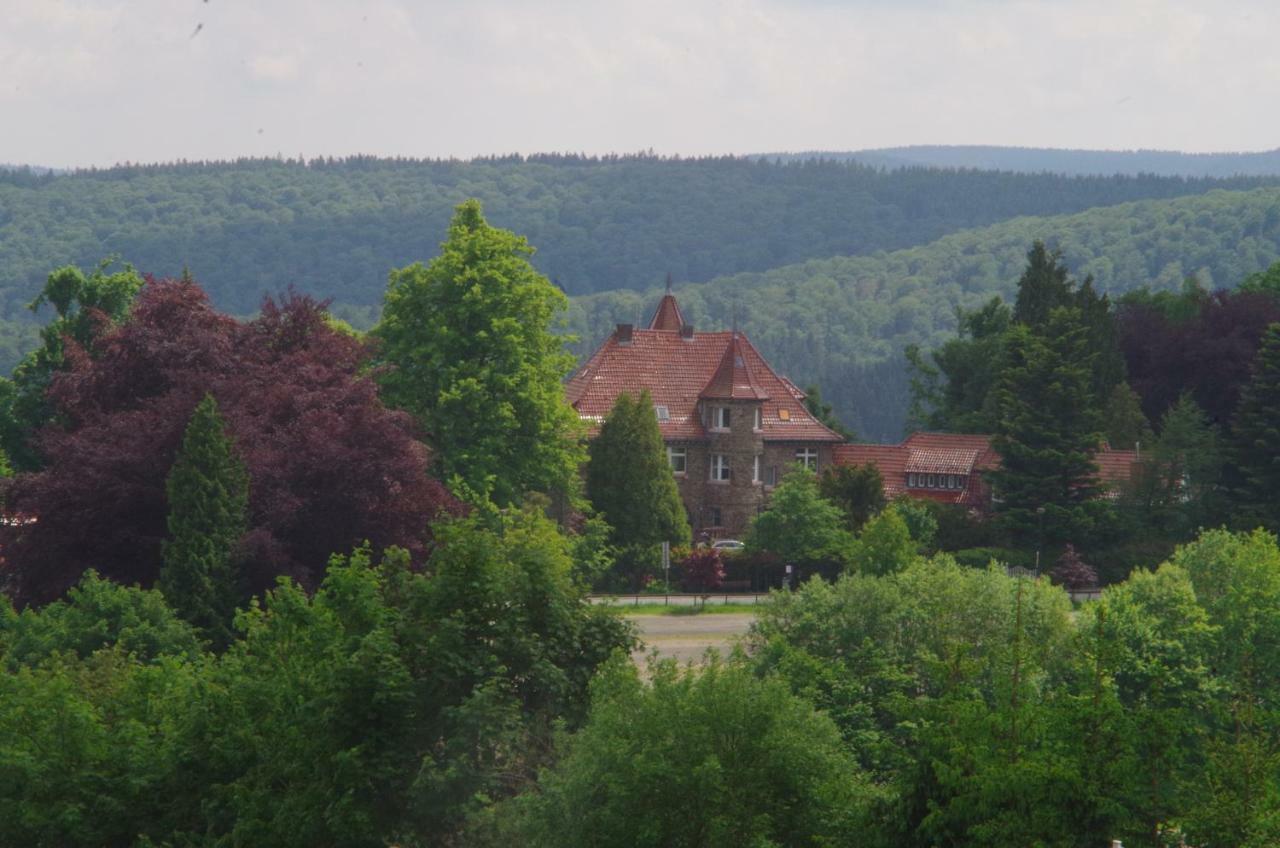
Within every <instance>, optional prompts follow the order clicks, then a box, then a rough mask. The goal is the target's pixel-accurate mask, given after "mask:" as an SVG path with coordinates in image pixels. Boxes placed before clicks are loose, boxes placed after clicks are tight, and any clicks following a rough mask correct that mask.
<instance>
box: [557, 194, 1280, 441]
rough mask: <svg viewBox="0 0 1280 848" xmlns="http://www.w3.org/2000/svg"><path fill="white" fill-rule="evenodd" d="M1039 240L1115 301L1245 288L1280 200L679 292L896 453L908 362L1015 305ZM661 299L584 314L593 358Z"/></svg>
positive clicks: (1071, 223) (1052, 227)
mask: <svg viewBox="0 0 1280 848" xmlns="http://www.w3.org/2000/svg"><path fill="white" fill-rule="evenodd" d="M1036 239H1043V240H1044V241H1045V242H1047V243H1048V244H1049V246H1050V247H1053V248H1056V249H1059V250H1061V251H1062V254H1063V257H1064V260H1065V262H1066V264H1067V266H1068V267H1070V268H1071V270H1072V272H1073V273H1074V274H1076V275H1077V276H1079V277H1080V278H1082V279H1083V278H1085V277H1087V276H1090V275H1091V276H1092V277H1093V278H1094V283H1095V286H1096V288H1097V289H1098V290H1099V291H1102V292H1111V293H1120V292H1125V291H1132V290H1135V289H1138V288H1142V287H1149V288H1151V289H1154V290H1169V289H1177V288H1179V287H1180V286H1181V285H1182V283H1183V281H1184V280H1185V279H1186V278H1187V277H1190V276H1194V277H1196V278H1197V280H1198V281H1199V282H1200V284H1201V285H1203V286H1205V287H1206V288H1210V289H1212V288H1219V287H1227V288H1230V287H1232V286H1235V285H1237V284H1238V283H1239V282H1240V281H1241V280H1243V279H1244V278H1245V277H1246V276H1247V275H1249V274H1251V273H1254V272H1257V271H1260V270H1262V269H1264V268H1267V267H1268V266H1270V265H1271V264H1272V263H1273V262H1275V261H1276V260H1277V259H1280V191H1278V190H1276V189H1256V190H1254V191H1249V192H1211V193H1209V194H1206V195H1203V196H1198V197H1187V198H1179V199H1176V200H1164V201H1145V202H1138V203H1130V204H1123V205H1119V206H1113V207H1107V208H1102V209H1091V210H1088V211H1086V212H1082V213H1079V214H1074V215H1067V216H1060V217H1054V218H1032V217H1027V218H1017V219H1014V220H1011V221H1006V222H1004V223H1000V224H997V225H995V226H992V227H987V228H983V229H975V230H970V231H967V232H962V233H957V234H954V235H950V236H947V237H945V238H942V239H939V240H938V241H936V242H934V243H932V244H929V245H925V246H922V247H915V248H910V249H906V250H901V251H895V252H893V253H888V254H877V255H875V256H851V257H838V258H833V259H825V260H813V261H809V262H804V263H800V264H796V265H789V266H785V267H781V268H775V269H773V270H770V271H767V272H764V273H749V274H736V275H733V276H728V277H722V278H719V279H716V280H712V281H710V282H707V283H704V284H701V285H691V286H680V287H678V288H677V294H678V296H679V298H680V306H681V309H683V310H684V313H685V315H686V316H689V318H690V320H691V321H692V322H693V323H694V324H695V325H697V326H702V327H717V328H718V327H727V326H729V325H730V323H731V322H733V321H734V320H736V321H737V323H738V325H739V326H740V327H742V328H743V329H744V330H745V331H746V332H747V333H748V334H749V335H750V337H751V339H752V340H753V341H754V342H755V343H756V344H757V345H758V346H759V347H760V349H761V350H762V351H763V352H764V354H765V356H767V357H768V358H769V359H770V361H771V363H772V364H773V365H774V366H775V367H777V368H778V369H779V370H780V371H782V372H783V373H785V374H787V375H789V376H790V377H792V378H793V379H795V380H797V381H799V382H801V383H806V384H807V383H817V384H818V385H819V386H820V387H821V389H822V394H823V397H824V398H826V399H827V400H828V401H830V402H831V404H832V406H833V407H834V408H835V411H836V414H837V415H838V417H839V418H840V419H841V420H843V421H844V422H845V423H847V424H849V425H851V426H852V427H853V429H855V430H856V431H857V432H858V434H859V435H860V436H862V437H863V438H868V439H872V440H895V439H897V438H898V436H899V435H900V433H901V428H902V424H903V421H904V419H905V415H906V408H907V403H908V398H907V383H906V375H905V370H904V367H903V362H902V359H901V355H902V351H903V349H904V347H905V346H907V345H909V344H920V345H922V346H923V347H926V348H929V347H934V346H936V345H938V344H941V343H942V342H943V341H944V340H945V339H946V338H948V337H949V336H950V335H951V334H953V333H954V332H955V330H956V309H957V308H972V307H974V306H977V305H978V304H979V303H981V302H983V301H985V300H987V299H988V298H990V297H991V296H992V295H994V294H999V295H1002V296H1003V297H1005V298H1006V299H1007V298H1008V297H1009V296H1010V295H1011V294H1012V292H1013V290H1014V287H1015V284H1016V283H1017V280H1018V277H1019V275H1020V274H1021V273H1022V269H1023V266H1024V264H1025V261H1026V251H1027V247H1028V245H1030V244H1031V243H1032V242H1033V241H1035V240H1036ZM657 299H658V289H656V288H655V289H652V290H650V291H646V292H627V291H615V292H606V293H601V294H597V295H592V296H589V297H582V298H577V299H575V301H574V309H573V316H572V325H573V329H574V330H575V332H577V334H578V335H579V336H580V337H581V338H582V339H583V340H584V342H585V343H584V345H583V348H584V349H586V348H588V347H590V343H591V342H594V341H595V340H597V339H600V338H602V337H603V336H604V335H605V334H606V333H607V332H609V330H610V329H611V328H612V327H613V325H614V323H615V322H626V321H636V320H638V319H640V318H642V317H645V316H647V314H648V310H650V309H651V308H652V305H653V304H655V303H656V302H657Z"/></svg>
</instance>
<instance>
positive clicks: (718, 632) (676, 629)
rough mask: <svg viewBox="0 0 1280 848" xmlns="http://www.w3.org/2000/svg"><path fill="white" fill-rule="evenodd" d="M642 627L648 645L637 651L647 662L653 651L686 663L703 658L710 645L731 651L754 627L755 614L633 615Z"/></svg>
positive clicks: (638, 656) (726, 652) (725, 651)
mask: <svg viewBox="0 0 1280 848" xmlns="http://www.w3.org/2000/svg"><path fill="white" fill-rule="evenodd" d="M629 619H630V620H631V621H634V622H635V623H636V625H637V626H638V627H639V628H640V638H641V639H642V640H643V641H644V647H642V648H641V649H640V650H638V651H636V653H635V654H634V656H635V658H636V661H637V662H641V663H642V662H643V661H644V658H645V657H646V656H648V655H649V653H650V651H653V650H657V652H658V653H659V654H660V655H661V656H663V657H674V658H675V659H676V660H678V661H680V662H682V663H684V662H688V661H690V660H692V661H693V662H697V661H699V660H701V659H702V655H703V653H704V652H705V651H706V650H707V648H715V649H716V650H718V651H719V652H720V653H721V654H728V653H729V651H730V650H732V649H733V646H734V644H735V643H736V642H737V641H738V640H739V639H741V638H742V636H744V635H745V634H746V632H747V628H749V627H750V626H751V622H752V621H753V620H754V619H755V616H754V615H753V614H751V613H717V614H714V615H712V614H708V615H637V616H629Z"/></svg>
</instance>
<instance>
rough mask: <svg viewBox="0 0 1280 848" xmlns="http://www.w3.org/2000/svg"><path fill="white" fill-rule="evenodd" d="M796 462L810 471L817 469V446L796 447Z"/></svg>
mask: <svg viewBox="0 0 1280 848" xmlns="http://www.w3.org/2000/svg"><path fill="white" fill-rule="evenodd" d="M796 462H798V463H800V464H801V465H803V466H804V467H805V468H808V469H809V470H810V471H817V470H818V449H817V448H797V449H796Z"/></svg>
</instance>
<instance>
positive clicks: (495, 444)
mask: <svg viewBox="0 0 1280 848" xmlns="http://www.w3.org/2000/svg"><path fill="white" fill-rule="evenodd" d="M532 253H533V248H531V247H530V246H529V243H528V242H527V241H525V239H524V237H523V236H518V235H516V234H515V233H511V232H508V231H507V230H501V229H497V228H495V227H491V226H489V224H488V222H487V221H485V218H484V214H483V213H482V211H481V209H480V203H479V202H478V201H476V200H469V201H467V202H466V203H463V204H461V205H460V206H458V208H457V210H456V212H455V213H454V216H453V221H452V223H451V224H450V225H449V237H448V239H446V241H445V242H444V243H443V244H442V245H441V252H440V255H439V256H437V257H436V258H435V259H433V260H431V262H430V263H428V264H427V265H423V264H421V263H417V264H414V265H410V266H409V267H407V268H401V269H400V270H398V271H392V272H391V280H390V283H389V285H388V287H387V294H386V300H385V307H384V309H383V313H382V322H381V323H380V324H379V325H378V326H377V328H376V329H375V331H374V332H375V334H376V335H377V336H378V337H379V338H380V339H381V341H382V357H383V361H384V362H386V363H387V364H389V365H391V366H392V367H391V368H390V369H388V370H386V371H385V372H384V373H383V374H382V375H381V376H380V378H379V379H380V381H381V384H382V392H383V397H384V399H385V400H386V401H387V402H388V403H390V404H392V405H394V406H398V407H400V408H401V409H405V410H407V411H408V412H409V413H411V414H412V415H413V416H414V417H415V418H416V419H417V420H418V423H419V425H420V426H421V427H422V431H423V433H424V434H425V435H426V438H427V439H428V440H429V442H430V444H431V446H432V447H433V448H434V455H433V462H434V464H435V467H436V468H435V470H436V471H437V473H438V475H439V476H440V477H441V478H442V479H444V480H445V481H446V482H449V483H451V484H453V485H455V486H458V484H461V485H460V486H458V487H459V488H462V489H464V490H465V493H466V494H467V495H468V496H471V497H477V498H480V499H486V498H487V499H490V500H492V501H493V502H494V503H495V504H497V505H499V506H508V505H511V504H514V503H517V502H519V501H520V500H521V498H522V497H523V496H524V495H525V494H526V493H527V492H533V491H537V492H552V493H560V492H566V491H572V490H574V489H575V487H576V486H577V484H578V466H579V465H580V464H581V461H582V450H581V448H580V446H579V441H578V419H577V416H576V415H575V414H574V412H573V410H572V409H570V408H569V406H568V405H567V404H566V403H565V400H564V387H563V385H562V383H561V381H562V380H563V378H564V377H565V376H566V375H567V374H568V373H569V371H570V369H572V368H573V364H574V360H573V356H572V355H571V354H570V353H569V352H568V351H567V350H566V349H565V346H564V341H565V340H564V338H563V337H561V336H558V335H556V334H555V333H553V332H552V322H553V321H554V320H555V319H556V318H557V316H558V315H559V314H560V313H561V312H563V311H564V310H565V309H566V308H567V306H568V298H566V297H565V295H564V293H563V292H561V291H560V290H559V289H557V288H556V287H555V286H554V285H552V283H551V282H550V281H549V280H548V279H547V278H546V277H544V276H542V275H541V274H539V273H538V272H537V271H536V270H535V269H534V267H533V265H531V264H530V262H529V256H530V255H531V254H532Z"/></svg>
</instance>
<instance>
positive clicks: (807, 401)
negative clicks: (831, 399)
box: [804, 383, 858, 442]
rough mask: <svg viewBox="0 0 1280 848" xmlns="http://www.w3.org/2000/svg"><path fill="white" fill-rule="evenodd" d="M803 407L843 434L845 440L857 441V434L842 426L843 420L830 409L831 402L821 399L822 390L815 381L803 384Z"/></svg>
mask: <svg viewBox="0 0 1280 848" xmlns="http://www.w3.org/2000/svg"><path fill="white" fill-rule="evenodd" d="M804 407H805V409H807V410H809V414H810V415H812V416H813V417H814V418H816V419H818V420H819V421H821V422H822V423H823V424H825V425H826V426H827V427H829V428H831V429H832V430H834V431H835V432H837V433H839V434H840V435H841V436H844V438H845V441H849V442H854V441H857V439H858V437H857V434H855V433H854V432H853V431H852V430H850V429H849V428H848V427H846V426H844V424H843V422H841V421H840V419H839V418H838V417H837V416H836V414H835V412H834V411H833V410H832V409H831V404H829V403H827V402H826V401H824V400H823V399H822V392H821V391H820V390H819V389H818V386H817V384H816V383H811V384H809V385H808V386H805V389H804Z"/></svg>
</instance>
